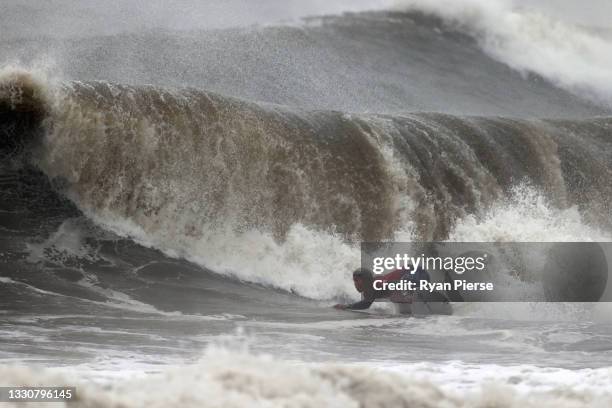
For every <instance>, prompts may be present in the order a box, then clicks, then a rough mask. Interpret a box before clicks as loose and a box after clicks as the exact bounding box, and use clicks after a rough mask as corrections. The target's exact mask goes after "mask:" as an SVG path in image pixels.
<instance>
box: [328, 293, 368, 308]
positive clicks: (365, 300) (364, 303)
mask: <svg viewBox="0 0 612 408" xmlns="http://www.w3.org/2000/svg"><path fill="white" fill-rule="evenodd" d="M372 303H374V297H371V296H367V297H364V298H363V299H361V300H360V301H358V302H355V303H349V304H346V305H344V304H339V305H335V306H334V307H335V308H336V309H342V310H365V309H368V308H369V307H370V306H372Z"/></svg>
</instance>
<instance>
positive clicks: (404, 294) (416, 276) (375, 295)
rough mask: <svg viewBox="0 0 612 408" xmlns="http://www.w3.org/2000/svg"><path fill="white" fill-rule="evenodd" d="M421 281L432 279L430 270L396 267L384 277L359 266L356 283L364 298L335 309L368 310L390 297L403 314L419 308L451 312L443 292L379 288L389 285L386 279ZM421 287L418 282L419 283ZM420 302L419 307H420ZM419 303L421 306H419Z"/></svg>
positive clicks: (434, 312) (427, 310)
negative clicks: (373, 304)
mask: <svg viewBox="0 0 612 408" xmlns="http://www.w3.org/2000/svg"><path fill="white" fill-rule="evenodd" d="M421 280H426V281H428V282H429V281H430V277H429V273H427V271H425V270H423V269H422V268H418V269H417V270H416V272H414V273H411V272H410V271H406V270H401V269H398V270H395V271H393V272H390V273H388V274H386V275H382V276H380V277H374V274H373V273H372V271H370V270H369V269H366V268H358V269H356V270H355V271H353V284H354V285H355V289H356V290H357V292H359V293H361V300H360V301H358V302H355V303H349V304H342V303H339V304H336V305H334V308H335V309H340V310H365V309H368V308H369V307H370V306H372V303H374V302H375V301H377V300H384V299H388V300H389V301H391V302H392V303H394V304H395V305H396V306H397V309H398V311H399V312H400V313H415V311H416V310H417V309H418V310H419V311H420V312H419V314H423V313H424V314H432V313H433V314H451V308H450V304H449V302H448V298H447V297H446V295H444V294H443V293H441V292H435V291H434V292H430V293H423V292H422V291H419V290H410V291H400V290H389V289H383V290H380V289H377V288H383V287H388V285H384V283H386V282H400V281H407V282H415V283H417V282H420V281H421ZM415 287H416V288H418V283H417V284H416V285H415ZM417 305H418V306H417ZM415 306H417V307H416V308H415Z"/></svg>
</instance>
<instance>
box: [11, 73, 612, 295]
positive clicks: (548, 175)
mask: <svg viewBox="0 0 612 408" xmlns="http://www.w3.org/2000/svg"><path fill="white" fill-rule="evenodd" d="M0 117H1V118H2V122H1V128H0V129H1V133H0V141H1V146H2V149H3V151H4V153H5V154H6V153H7V152H8V154H9V155H10V156H15V155H16V154H21V153H19V152H20V151H25V152H27V155H29V156H30V157H29V160H30V161H31V162H32V163H34V164H35V165H36V166H37V167H38V168H40V169H42V170H43V172H44V173H45V174H46V176H47V177H48V178H49V179H50V180H51V182H52V184H53V185H54V186H55V188H57V189H58V190H59V191H61V192H63V193H64V194H65V195H66V196H67V197H69V198H70V199H71V200H72V201H73V202H74V203H75V204H76V205H77V206H78V208H79V209H80V210H81V211H83V212H84V213H85V214H86V215H87V216H89V217H90V218H91V219H93V220H94V221H96V222H97V223H98V224H100V225H102V226H105V227H107V228H110V229H112V230H113V231H115V232H117V233H120V234H122V235H127V236H130V237H132V238H135V239H136V240H138V241H139V242H141V243H144V244H146V245H149V246H153V247H156V248H158V249H161V250H162V251H164V252H166V253H167V254H170V255H172V256H178V257H185V258H187V259H190V260H193V261H196V262H198V263H200V264H202V265H204V266H206V267H208V268H210V269H212V270H214V271H216V272H219V273H225V274H230V275H233V276H236V277H238V278H240V279H244V280H249V281H253V282H258V283H263V284H266V285H272V286H275V287H279V288H282V289H286V290H290V291H295V292H297V293H299V294H301V295H304V296H308V297H312V298H330V297H333V296H338V295H344V294H347V293H350V288H349V286H350V285H349V284H350V282H349V283H347V280H346V273H348V272H346V271H348V270H350V269H351V267H352V266H354V265H356V264H357V263H358V248H357V246H356V245H355V244H354V243H355V242H357V241H358V240H385V239H396V240H400V239H403V240H407V239H410V240H446V239H467V238H469V239H470V240H485V239H486V240H506V239H513V240H552V241H554V240H563V239H566V238H567V237H568V235H572V236H574V237H581V238H579V239H584V240H593V239H606V238H607V237H609V236H610V235H609V231H610V228H611V225H610V220H611V219H612V208H611V207H610V201H609V197H610V196H611V195H612V183H610V180H612V174H611V171H612V170H611V168H610V165H609V164H610V163H611V162H612V153H611V152H612V148H611V146H610V140H611V139H610V138H609V134H610V129H611V128H612V119H610V118H605V117H602V118H595V119H585V120H522V119H508V118H499V117H493V118H485V117H460V116H452V115H447V114H434V113H414V114H406V115H374V114H360V115H357V114H349V113H342V112H335V111H304V110H298V109H290V108H287V107H281V106H278V105H270V104H262V103H253V102H247V101H243V100H239V99H234V98H230V97H226V96H222V95H219V94H216V93H212V92H206V91H200V90H195V89H179V90H170V89H162V88H157V87H153V86H128V85H122V84H113V83H107V82H63V83H59V84H53V83H52V82H50V81H48V80H45V79H38V77H37V76H36V75H35V74H33V73H30V72H27V71H20V70H15V69H9V70H5V71H4V72H3V73H2V76H1V78H0ZM521 197H522V198H521ZM525 197H527V198H525ZM529 197H531V198H529ZM534 197H535V198H534ZM513 202H514V204H512V203H513ZM504 203H509V204H504ZM504 206H505V208H506V210H503V208H504ZM521 211H523V213H521ZM534 211H535V215H534V216H533V218H534V219H540V221H539V223H540V224H538V225H539V227H540V228H546V230H545V231H546V232H545V233H540V234H530V233H527V232H524V231H525V228H529V226H526V227H524V228H523V229H521V230H520V231H519V229H517V228H514V227H510V226H508V225H505V226H502V227H501V229H503V230H504V231H505V235H500V234H499V233H496V232H495V231H496V228H498V229H499V228H500V227H499V226H496V224H498V223H499V222H510V223H515V222H516V218H523V217H524V215H525V214H526V213H527V212H532V213H533V212H534ZM542 211H545V212H546V213H547V214H549V216H548V218H546V217H544V218H542V217H540V215H541V213H542ZM537 212H539V213H540V214H537ZM555 214H557V215H555ZM568 215H571V216H568ZM513 217H514V218H513ZM559 223H562V224H559ZM570 224H571V225H570ZM555 225H556V226H555ZM466 229H469V230H470V231H471V233H470V234H466V232H465V231H466ZM512 231H515V232H512ZM521 231H523V232H521ZM538 231H540V232H541V230H539V229H538ZM340 270H341V271H342V272H339V271H340Z"/></svg>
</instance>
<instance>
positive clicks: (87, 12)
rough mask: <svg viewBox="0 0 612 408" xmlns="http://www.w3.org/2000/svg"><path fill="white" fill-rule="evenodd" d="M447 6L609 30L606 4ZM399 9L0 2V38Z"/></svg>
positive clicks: (386, 2)
mask: <svg viewBox="0 0 612 408" xmlns="http://www.w3.org/2000/svg"><path fill="white" fill-rule="evenodd" d="M422 1H430V2H431V1H435V0H422ZM442 1H444V0H442ZM446 1H449V0H446ZM453 1H456V2H457V3H459V2H461V1H468V2H471V3H474V2H483V3H486V2H492V1H502V2H512V3H514V4H517V5H521V6H523V7H536V8H540V9H542V10H543V11H544V12H545V13H546V14H552V15H554V16H557V17H561V18H562V19H564V20H568V21H572V22H575V23H578V24H583V25H588V26H603V27H610V28H612V0H586V1H584V0H583V1H578V0H453ZM401 4H402V0H223V1H219V0H104V1H100V0H48V1H40V0H0V38H2V39H10V38H11V37H20V36H22V35H26V36H28V35H30V36H36V35H51V36H59V37H79V36H89V35H97V34H112V33H117V32H125V31H138V30H140V29H143V28H145V29H146V28H148V29H152V28H158V27H162V28H166V29H178V30H184V29H187V30H189V29H214V28H223V27H232V26H243V25H250V24H266V23H275V22H279V21H297V20H299V19H300V18H301V17H305V16H312V15H324V14H337V13H341V12H342V11H361V10H367V9H390V8H393V6H398V5H401Z"/></svg>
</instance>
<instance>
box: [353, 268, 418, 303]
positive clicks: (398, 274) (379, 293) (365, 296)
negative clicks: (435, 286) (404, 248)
mask: <svg viewBox="0 0 612 408" xmlns="http://www.w3.org/2000/svg"><path fill="white" fill-rule="evenodd" d="M400 280H408V281H415V282H418V281H420V280H427V281H428V282H429V281H430V278H429V274H428V273H427V271H425V270H423V269H420V268H419V269H417V271H416V272H415V273H414V274H411V273H410V272H409V271H405V270H401V269H398V270H395V271H393V272H390V273H388V274H386V275H383V276H381V277H378V278H376V279H374V281H373V282H372V284H371V285H369V286H368V287H367V288H366V290H365V291H364V292H363V293H362V294H361V300H360V301H358V302H355V303H351V304H349V305H347V306H346V308H347V309H350V310H365V309H368V308H369V307H370V306H372V303H374V301H375V300H376V299H386V298H390V297H391V295H393V291H391V290H376V289H374V282H376V281H383V282H397V281H400Z"/></svg>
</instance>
